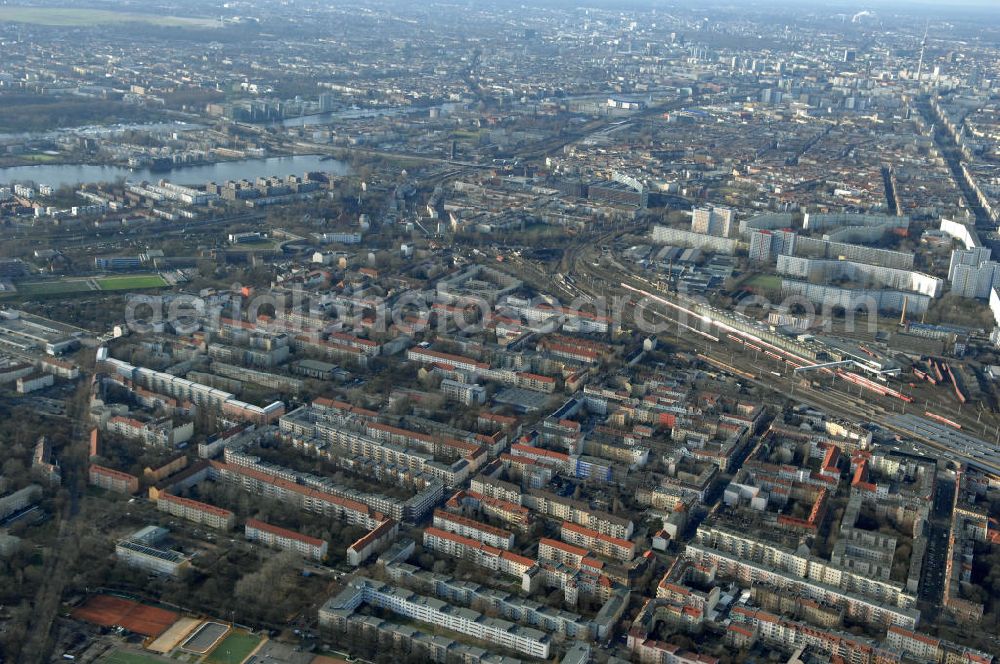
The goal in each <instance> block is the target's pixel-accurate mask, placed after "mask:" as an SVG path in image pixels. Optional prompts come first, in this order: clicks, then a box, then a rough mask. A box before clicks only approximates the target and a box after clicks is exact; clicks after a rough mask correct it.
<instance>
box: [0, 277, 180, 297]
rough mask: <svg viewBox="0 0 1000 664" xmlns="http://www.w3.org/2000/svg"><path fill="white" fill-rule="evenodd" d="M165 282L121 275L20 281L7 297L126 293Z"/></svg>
mask: <svg viewBox="0 0 1000 664" xmlns="http://www.w3.org/2000/svg"><path fill="white" fill-rule="evenodd" d="M169 285H170V284H168V283H167V282H166V280H165V279H164V278H163V277H161V276H160V275H158V274H123V275H115V276H101V277H73V278H69V279H51V280H46V281H22V282H18V283H16V284H15V286H16V287H17V293H16V294H15V293H13V292H11V293H8V294H6V296H7V297H16V296H20V297H57V296H59V295H72V294H73V293H89V292H92V291H128V290H143V289H148V288H165V287H167V286H169Z"/></svg>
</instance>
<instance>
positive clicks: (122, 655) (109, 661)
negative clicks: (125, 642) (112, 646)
mask: <svg viewBox="0 0 1000 664" xmlns="http://www.w3.org/2000/svg"><path fill="white" fill-rule="evenodd" d="M101 664H163V660H162V659H159V658H157V657H151V656H149V655H143V654H142V653H137V652H128V651H125V650H112V651H111V652H110V653H108V654H107V655H105V656H104V658H103V659H102V660H101Z"/></svg>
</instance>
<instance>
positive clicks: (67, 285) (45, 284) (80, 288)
mask: <svg viewBox="0 0 1000 664" xmlns="http://www.w3.org/2000/svg"><path fill="white" fill-rule="evenodd" d="M90 290H93V289H92V288H91V286H90V284H88V283H87V280H86V279H55V280H52V281H33V282H24V283H19V284H17V294H18V295H24V296H26V297H35V296H41V295H67V294H70V293H85V292H87V291H90Z"/></svg>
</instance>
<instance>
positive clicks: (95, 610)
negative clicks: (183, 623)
mask: <svg viewBox="0 0 1000 664" xmlns="http://www.w3.org/2000/svg"><path fill="white" fill-rule="evenodd" d="M71 615H72V616H73V617H74V618H77V619H79V620H86V621H87V622H89V623H94V624H95V625H101V626H102V627H124V628H125V629H127V630H128V631H130V632H135V633H136V634H143V635H145V636H159V635H160V634H163V632H165V631H167V628H168V627H170V626H171V625H173V624H174V623H175V622H177V620H178V619H179V618H180V614H178V613H174V612H173V611H167V610H166V609H158V608H156V607H155V606H146V605H145V604H140V603H138V602H133V601H132V600H128V599H124V598H122V597H112V596H111V595H95V596H93V597H91V598H90V599H88V600H87V601H86V603H84V604H83V606H80V607H78V608H76V609H74V610H73V613H72V614H71Z"/></svg>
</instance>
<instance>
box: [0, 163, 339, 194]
mask: <svg viewBox="0 0 1000 664" xmlns="http://www.w3.org/2000/svg"><path fill="white" fill-rule="evenodd" d="M306 171H324V172H327V173H333V174H335V175H347V174H348V173H349V172H350V167H349V166H348V165H347V164H345V163H344V162H342V161H337V160H335V159H327V160H325V161H324V160H323V158H322V156H320V155H295V156H292V157H268V158H266V159H240V160H238V161H223V162H218V163H215V164H201V165H198V166H182V167H180V168H175V169H173V170H172V171H156V172H153V171H151V170H149V169H148V168H137V169H134V170H133V169H130V168H126V167H124V166H95V165H90V164H58V165H57V164H39V165H37V166H12V167H10V168H0V183H3V184H9V183H12V182H35V183H36V184H47V185H51V186H53V187H57V188H58V187H62V186H70V187H77V186H79V185H81V184H86V183H89V182H114V181H115V180H116V179H117V178H125V179H126V180H148V181H150V182H155V181H157V180H160V179H166V180H170V181H171V182H173V183H176V184H197V185H201V184H205V183H206V182H225V181H226V180H239V179H242V178H247V179H253V178H256V177H261V176H265V177H266V176H270V175H277V176H279V177H283V176H285V175H302V174H304V173H305V172H306Z"/></svg>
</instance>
